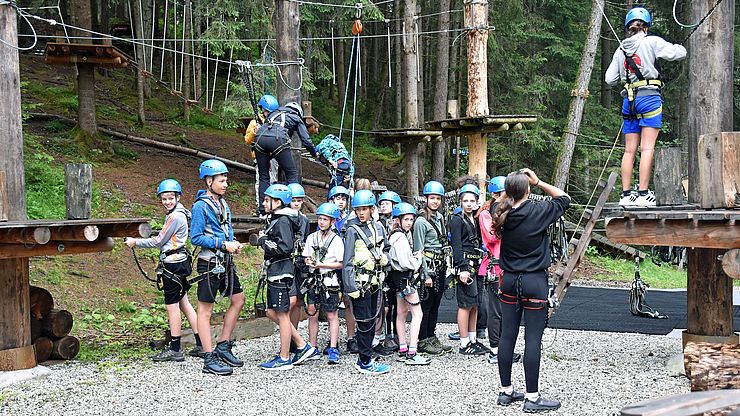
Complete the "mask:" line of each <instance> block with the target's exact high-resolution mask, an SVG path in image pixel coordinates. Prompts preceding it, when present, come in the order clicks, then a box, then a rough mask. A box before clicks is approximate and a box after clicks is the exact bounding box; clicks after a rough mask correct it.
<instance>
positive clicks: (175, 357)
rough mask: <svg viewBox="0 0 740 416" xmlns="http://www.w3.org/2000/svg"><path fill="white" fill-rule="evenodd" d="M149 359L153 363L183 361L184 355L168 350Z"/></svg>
mask: <svg viewBox="0 0 740 416" xmlns="http://www.w3.org/2000/svg"><path fill="white" fill-rule="evenodd" d="M151 359H152V361H154V362H155V363H163V362H165V361H185V355H183V353H182V351H173V350H171V349H169V348H168V349H166V350H164V351H162V352H160V353H159V354H157V355H153V356H151Z"/></svg>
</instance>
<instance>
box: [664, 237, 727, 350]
mask: <svg viewBox="0 0 740 416" xmlns="http://www.w3.org/2000/svg"><path fill="white" fill-rule="evenodd" d="M737 234H738V233H737V230H736V235H737ZM677 244H678V243H677ZM736 247H740V246H736ZM723 254H724V250H719V249H706V248H699V249H688V253H687V257H688V270H687V274H688V276H689V280H688V284H687V288H686V292H687V296H686V301H687V312H688V317H687V318H688V319H687V322H688V324H687V328H686V332H685V333H684V334H693V335H708V336H722V337H730V336H733V334H734V330H733V325H732V279H730V277H729V276H727V275H726V274H725V273H724V271H723V270H722V262H721V261H720V260H718V259H719V258H721V256H722V255H723ZM734 338H735V343H737V336H736V335H735V336H734Z"/></svg>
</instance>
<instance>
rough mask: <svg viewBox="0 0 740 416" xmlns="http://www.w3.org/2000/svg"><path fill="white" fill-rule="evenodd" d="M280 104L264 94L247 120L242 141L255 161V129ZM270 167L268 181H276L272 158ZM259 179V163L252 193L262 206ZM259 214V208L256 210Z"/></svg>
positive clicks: (275, 166)
mask: <svg viewBox="0 0 740 416" xmlns="http://www.w3.org/2000/svg"><path fill="white" fill-rule="evenodd" d="M279 106H280V105H279V104H278V100H277V98H275V97H274V96H272V95H270V94H265V95H263V96H262V98H260V100H259V102H257V111H258V113H257V114H256V115H255V117H254V118H253V119H252V121H250V122H249V126H247V130H246V132H245V133H244V142H245V143H246V144H247V146H248V147H249V148H250V154H251V156H252V160H255V161H256V155H255V152H254V140H255V139H256V138H257V130H259V128H260V126H262V124H264V122H265V120H266V119H267V116H268V115H269V114H270V113H272V112H273V111H275V110H277V109H278V107H279ZM269 166H270V169H269V175H270V183H275V182H277V178H278V165H277V162H276V161H275V160H274V159H273V160H271V161H270V165H269ZM259 179H260V170H259V165H257V170H256V171H255V181H254V194H255V196H256V198H257V206H258V207H261V206H262V200H261V199H260V195H259V183H260V181H259ZM257 211H258V214H259V211H260V210H259V209H258V210H257Z"/></svg>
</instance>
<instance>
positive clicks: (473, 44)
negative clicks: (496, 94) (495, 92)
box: [465, 0, 489, 200]
mask: <svg viewBox="0 0 740 416" xmlns="http://www.w3.org/2000/svg"><path fill="white" fill-rule="evenodd" d="M465 21H466V22H471V23H472V26H473V27H488V1H486V0H482V1H478V2H473V3H471V2H468V3H465ZM467 36H468V111H467V115H468V117H481V116H486V115H488V113H489V109H488V84H487V80H488V55H487V53H488V29H480V30H473V31H470V32H468V34H467ZM487 139H488V138H487V135H485V134H481V133H473V134H471V135H469V136H468V149H469V153H468V174H469V175H471V176H474V177H476V178H477V180H478V187H479V188H480V189H481V191H482V192H481V197H480V199H481V200H484V199H485V189H486V188H485V182H486V164H487V160H488V156H487V155H488V140H487Z"/></svg>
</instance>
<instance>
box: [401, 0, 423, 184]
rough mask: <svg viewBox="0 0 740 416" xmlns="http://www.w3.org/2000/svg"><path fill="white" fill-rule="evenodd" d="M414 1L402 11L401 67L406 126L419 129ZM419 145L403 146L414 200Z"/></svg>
mask: <svg viewBox="0 0 740 416" xmlns="http://www.w3.org/2000/svg"><path fill="white" fill-rule="evenodd" d="M415 14H416V0H407V1H406V2H405V8H404V10H403V25H404V28H405V30H406V36H404V37H403V67H404V69H405V73H406V74H405V80H406V88H405V89H404V100H403V102H404V107H405V109H406V111H405V112H406V126H407V127H408V128H411V129H416V128H419V97H418V92H419V89H418V88H419V84H418V83H417V82H416V72H417V71H418V68H417V60H416V54H417V53H418V51H417V50H416V19H415ZM419 146H420V145H419V143H415V142H411V143H408V144H405V145H404V147H405V149H404V151H405V154H406V195H408V196H409V198H415V197H417V196H418V195H419Z"/></svg>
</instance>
